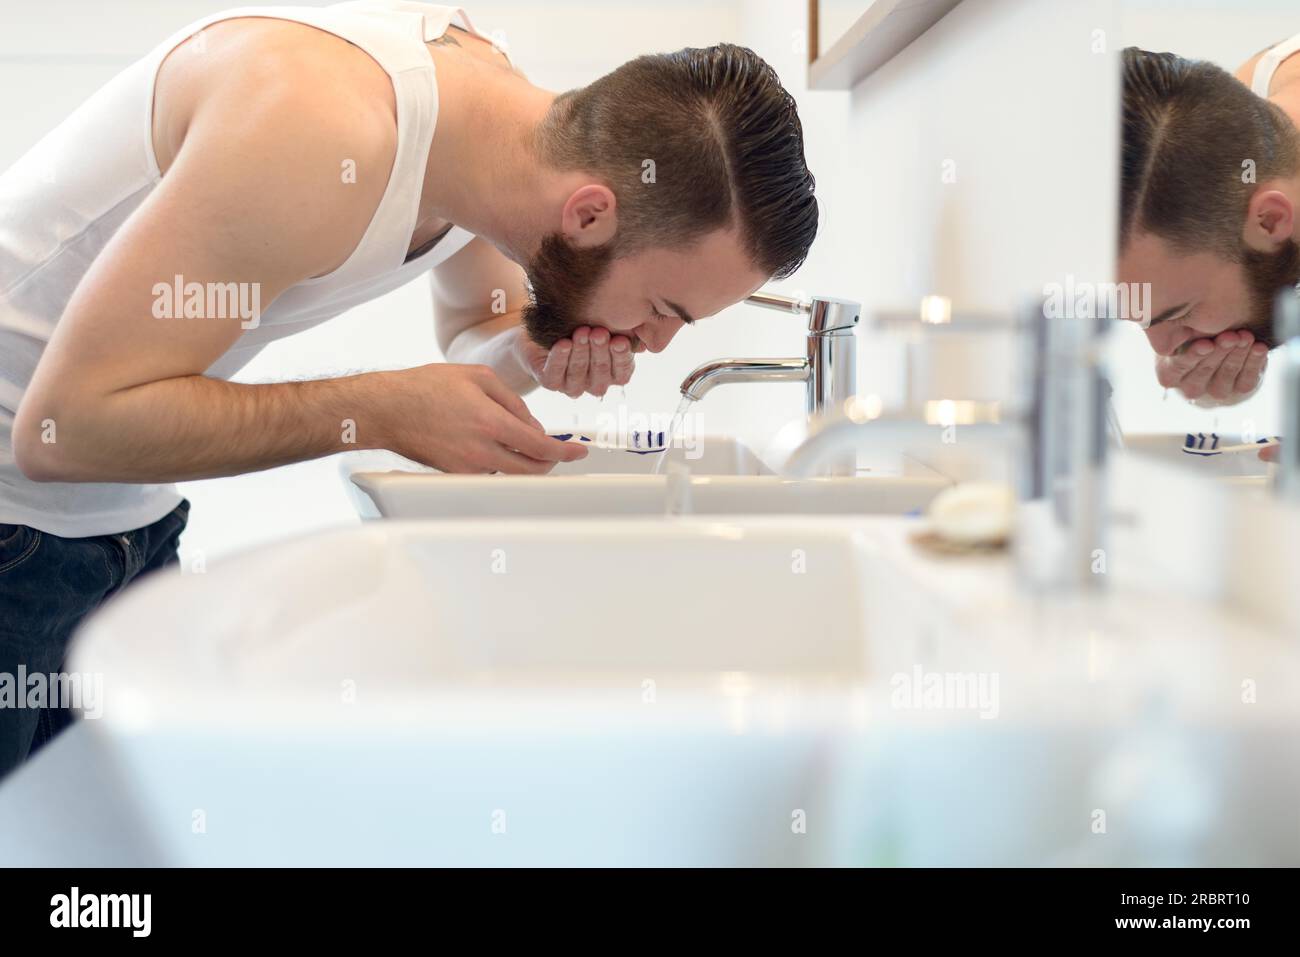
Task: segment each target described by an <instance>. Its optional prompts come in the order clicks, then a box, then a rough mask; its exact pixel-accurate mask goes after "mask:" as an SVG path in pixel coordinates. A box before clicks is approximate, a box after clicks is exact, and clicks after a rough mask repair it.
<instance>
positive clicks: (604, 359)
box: [587, 328, 613, 396]
mask: <svg viewBox="0 0 1300 957" xmlns="http://www.w3.org/2000/svg"><path fill="white" fill-rule="evenodd" d="M588 342H589V343H590V346H591V371H590V372H589V373H588V374H587V391H588V392H590V393H591V394H592V395H595V396H602V395H604V394H605V392H606V390H608V389H609V383H610V379H611V377H612V375H613V358H612V357H611V355H610V351H609V330H608V329H601V328H596V329H592V330H591V337H590V338H589V339H588Z"/></svg>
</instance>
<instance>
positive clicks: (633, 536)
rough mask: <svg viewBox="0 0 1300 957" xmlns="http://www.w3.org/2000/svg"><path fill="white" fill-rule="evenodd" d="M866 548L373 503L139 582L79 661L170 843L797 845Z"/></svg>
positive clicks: (834, 706) (124, 776) (95, 724)
mask: <svg viewBox="0 0 1300 957" xmlns="http://www.w3.org/2000/svg"><path fill="white" fill-rule="evenodd" d="M557 531H558V532H561V533H560V534H557ZM859 558H860V550H859V548H858V546H857V543H856V539H855V536H854V535H853V534H852V533H850V532H847V531H845V530H836V529H824V530H811V529H804V528H787V529H784V530H782V529H763V528H755V527H746V526H742V525H733V524H723V523H713V522H703V521H700V520H689V521H684V522H657V523H646V522H633V521H625V522H621V523H620V522H601V523H599V524H596V523H581V522H573V523H566V524H565V525H564V526H557V525H555V524H553V523H536V522H531V523H523V522H454V523H452V522H448V523H413V522H382V523H367V524H364V525H361V526H359V527H356V528H353V529H349V530H346V531H340V532H337V533H330V534H327V535H318V536H315V537H312V538H310V539H305V540H302V541H299V542H296V543H290V544H287V545H283V546H278V547H274V548H269V549H266V550H263V551H261V552H259V553H255V554H252V555H249V556H247V557H245V558H242V559H238V560H232V561H230V562H229V563H227V564H225V565H216V566H214V567H211V568H210V569H209V571H208V572H207V573H206V574H201V575H180V574H177V575H164V576H159V577H158V578H155V579H154V580H153V581H147V582H142V583H141V584H140V585H139V586H138V587H137V588H135V589H134V590H133V591H131V592H127V593H125V594H124V595H123V596H121V598H120V600H117V601H114V602H113V603H112V604H111V605H110V606H108V607H106V608H105V609H104V610H103V611H102V612H101V613H99V614H98V615H96V616H95V617H94V619H93V620H92V621H91V622H90V623H89V624H88V625H87V627H86V628H85V629H84V631H83V632H82V633H81V634H80V636H79V637H78V639H77V641H76V642H75V646H76V651H75V652H74V656H75V661H76V665H75V667H76V668H77V669H80V670H83V671H85V672H92V673H99V674H102V675H103V676H104V679H103V686H104V689H105V703H104V708H103V717H102V718H100V719H99V720H96V721H88V722H87V723H86V726H87V728H88V732H89V733H91V734H93V735H95V736H96V738H97V740H98V747H100V748H102V749H103V750H104V751H105V752H106V753H107V755H108V757H107V759H106V760H107V761H108V762H109V763H110V765H114V766H116V767H118V768H120V773H118V774H116V775H115V776H116V777H117V778H118V779H119V780H121V781H122V782H125V784H124V786H125V787H127V788H129V789H130V791H131V796H130V797H129V798H128V802H127V803H128V804H130V805H132V806H136V807H138V814H137V815H136V817H138V819H139V820H140V821H141V822H142V826H143V827H144V828H146V829H147V830H148V831H149V843H150V845H152V846H156V847H157V848H158V851H157V853H158V854H159V857H160V862H162V863H168V864H183V865H198V864H206V865H229V864H239V863H243V864H249V863H262V864H272V863H280V864H290V863H292V864H297V865H313V864H328V863H335V864H339V863H343V862H351V863H355V864H363V863H369V864H380V863H382V864H399V865H412V864H420V863H423V864H431V863H460V864H470V863H474V862H478V863H493V862H495V863H504V864H520V865H529V864H534V865H536V864H552V865H553V864H593V863H602V862H603V863H610V862H617V863H635V864H652V865H653V864H692V863H694V864H720V863H724V862H730V863H742V864H744V863H747V864H783V863H788V864H798V863H805V862H811V861H812V860H813V859H814V858H815V857H817V856H819V855H820V856H823V857H824V855H826V854H828V853H830V850H829V848H828V847H827V846H826V841H827V840H829V839H830V838H831V831H830V829H827V831H825V832H824V835H823V836H821V837H818V838H816V839H815V840H805V839H804V837H805V835H802V834H795V833H793V832H792V830H791V827H790V821H791V814H792V809H794V808H800V809H804V811H805V812H806V813H809V814H813V815H816V814H817V813H818V811H817V808H820V807H822V806H823V801H822V799H821V798H819V797H817V796H816V792H817V790H818V789H819V788H820V785H819V783H818V782H819V780H820V779H821V778H823V777H824V776H825V774H826V768H825V761H824V757H822V756H824V755H825V754H826V752H827V748H828V747H829V742H830V741H831V740H833V739H834V738H835V736H836V735H838V734H839V733H840V731H839V730H837V729H842V728H844V727H847V722H848V721H849V720H850V715H851V714H852V713H854V711H855V709H856V711H861V701H860V689H861V686H862V683H863V682H864V681H865V676H866V668H867V664H866V661H865V656H866V642H865V640H864V633H863V630H864V614H863V609H862V608H861V597H860V596H861V589H860V587H859V586H860V576H861V574H862V570H861V566H860V560H859ZM721 569H725V570H726V572H727V573H726V574H725V575H720V574H719V570H721ZM214 596H222V597H215V598H214ZM197 608H202V609H203V610H204V613H203V614H202V615H196V614H195V610H196V609H197ZM142 626H143V627H142ZM855 688H856V689H858V692H855V691H854V690H853V689H855ZM855 693H856V694H858V695H859V697H856V698H855ZM855 702H856V704H855ZM198 812H201V813H202V815H203V820H204V821H205V826H206V828H207V831H206V832H205V833H206V835H207V836H197V837H196V836H195V834H194V833H192V832H191V827H190V822H191V820H192V819H193V818H194V815H195V814H196V813H198ZM178 822H179V823H178ZM420 822H424V823H420ZM764 822H766V823H764ZM426 825H428V826H426ZM480 825H481V826H480ZM498 827H499V828H503V829H504V830H497V828H498Z"/></svg>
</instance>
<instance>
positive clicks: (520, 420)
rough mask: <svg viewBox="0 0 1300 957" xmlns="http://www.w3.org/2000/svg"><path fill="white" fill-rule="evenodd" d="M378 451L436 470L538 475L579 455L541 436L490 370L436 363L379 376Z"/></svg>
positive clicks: (537, 425)
mask: <svg viewBox="0 0 1300 957" xmlns="http://www.w3.org/2000/svg"><path fill="white" fill-rule="evenodd" d="M380 375H381V377H382V379H381V383H382V384H381V389H382V390H383V394H382V397H381V398H380V401H379V407H380V408H382V409H383V412H382V418H383V424H382V426H381V433H382V436H383V438H382V442H381V443H380V444H381V445H382V446H383V447H384V448H387V449H391V450H392V451H394V452H397V453H398V454H399V455H404V456H406V457H407V458H409V459H415V461H417V462H423V463H424V464H426V465H432V466H433V467H434V468H438V469H441V470H442V471H444V472H508V473H515V474H533V475H541V474H544V473H546V472H549V471H550V470H551V469H552V468H553V467H554V466H555V463H556V462H572V461H575V460H576V459H581V458H585V457H586V455H587V450H586V449H585V448H583V447H581V446H580V445H577V444H575V443H573V442H561V441H560V440H559V439H553V438H551V437H550V436H548V435H546V433H545V430H544V429H543V428H542V424H541V423H540V422H538V421H537V420H536V419H535V418H533V416H532V415H531V414H530V413H529V411H528V406H526V405H524V400H523V399H521V398H519V396H517V395H516V394H515V393H514V392H512V391H511V390H510V389H509V388H508V387H507V386H506V384H505V383H504V382H502V381H501V380H500V379H499V378H498V377H497V375H496V373H494V372H493V371H492V370H491V369H490V368H488V367H487V366H482V365H448V364H444V363H436V364H433V365H426V366H418V367H416V368H414V369H404V370H402V371H399V372H389V373H380Z"/></svg>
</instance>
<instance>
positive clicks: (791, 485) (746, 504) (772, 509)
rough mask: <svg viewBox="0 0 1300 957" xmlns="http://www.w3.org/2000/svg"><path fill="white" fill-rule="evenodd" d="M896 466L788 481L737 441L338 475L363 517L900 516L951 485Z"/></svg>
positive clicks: (348, 467) (359, 465)
mask: <svg viewBox="0 0 1300 957" xmlns="http://www.w3.org/2000/svg"><path fill="white" fill-rule="evenodd" d="M665 454H666V455H667V461H666V462H665V463H664V465H663V468H662V470H661V472H659V473H656V466H658V465H659V463H660V460H661V458H662V457H663V456H664V455H665ZM900 461H901V464H900V465H899V466H898V467H897V468H895V469H873V470H861V471H860V472H859V474H858V475H855V476H852V477H842V478H839V477H837V478H819V479H787V478H783V477H781V476H777V475H774V474H772V472H771V470H770V469H768V468H767V466H766V465H764V464H763V462H762V461H760V460H759V459H758V457H757V456H755V455H754V453H753V452H752V451H750V450H749V449H748V448H747V447H746V446H745V445H743V444H742V443H740V442H738V441H736V440H735V439H731V438H727V437H723V436H706V437H704V438H703V439H702V440H700V441H698V442H697V443H696V444H695V447H694V448H693V449H689V450H688V449H680V448H674V449H671V450H670V451H668V452H667V453H658V452H654V453H646V454H642V453H638V452H629V451H626V450H623V449H608V448H597V447H594V446H593V447H591V448H590V450H589V452H588V455H587V457H586V458H585V459H583V460H582V461H580V462H567V463H562V464H560V465H558V466H556V467H555V469H553V470H552V471H551V472H550V473H549V474H548V475H543V476H535V475H448V474H445V473H442V472H439V471H437V470H436V469H431V468H428V467H425V466H421V465H419V464H418V463H415V462H411V461H410V460H408V459H403V458H401V457H399V456H396V455H393V454H391V453H367V454H365V455H353V456H347V457H345V458H344V459H343V460H342V461H341V463H340V470H341V472H342V475H343V479H344V481H345V483H346V485H347V488H348V491H349V494H350V495H351V497H352V500H353V503H354V504H355V505H356V508H357V511H358V512H359V513H360V515H361V516H362V517H363V518H420V519H424V518H432V519H447V518H544V517H566V518H568V517H589V518H591V517H599V516H655V515H664V514H665V513H669V512H671V513H690V514H699V515H751V514H752V515H769V514H770V515H780V514H800V515H826V514H833V515H903V514H908V513H912V512H918V511H921V510H924V509H925V507H926V506H927V505H929V504H930V500H931V499H933V498H934V497H935V496H936V495H938V494H939V492H941V491H943V490H944V489H945V488H947V487H948V486H949V485H950V484H951V482H950V481H949V480H948V479H947V478H945V477H944V476H942V475H940V474H939V473H937V472H934V471H931V470H930V469H927V468H926V467H924V466H923V465H920V464H918V463H916V462H914V461H911V460H909V459H905V458H904V459H901V460H900ZM679 466H680V468H679Z"/></svg>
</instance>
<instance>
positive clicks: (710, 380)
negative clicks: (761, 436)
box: [682, 359, 809, 402]
mask: <svg viewBox="0 0 1300 957" xmlns="http://www.w3.org/2000/svg"><path fill="white" fill-rule="evenodd" d="M808 369H809V365H808V360H807V359H715V360H713V361H712V362H706V363H704V365H702V366H700V367H699V368H697V369H696V370H695V371H694V372H692V373H691V374H690V375H688V376H687V377H686V378H685V379H684V380H683V381H682V395H683V396H685V397H686V398H688V399H692V400H694V401H697V402H698V401H699V400H700V399H702V398H704V397H705V396H706V395H708V394H709V392H710V391H711V390H712V389H713V387H714V386H719V385H725V384H727V383H731V382H807V381H808Z"/></svg>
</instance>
